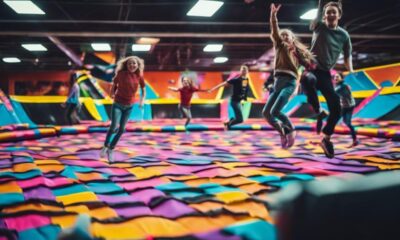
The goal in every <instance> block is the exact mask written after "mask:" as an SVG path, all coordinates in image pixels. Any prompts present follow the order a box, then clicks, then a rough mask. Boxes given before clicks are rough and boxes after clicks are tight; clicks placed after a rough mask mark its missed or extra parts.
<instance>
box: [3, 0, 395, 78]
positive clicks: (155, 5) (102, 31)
mask: <svg viewBox="0 0 400 240" xmlns="http://www.w3.org/2000/svg"><path fill="white" fill-rule="evenodd" d="M195 2H196V1H194V0H158V1H155V0H149V1H143V0H90V1H89V0H63V1H55V0H36V1H35V0H34V3H35V4H36V5H38V6H39V7H40V8H41V9H42V10H43V11H45V12H46V14H45V15H19V14H17V13H16V12H14V11H13V10H12V9H11V8H10V7H8V6H7V5H6V4H5V3H3V2H0V58H3V57H10V56H15V57H19V58H20V59H21V60H22V62H21V63H14V64H10V63H4V62H2V61H1V62H0V70H1V71H3V72H4V71H32V70H38V71H39V70H40V71H43V70H64V69H65V70H66V69H70V68H71V67H74V66H76V65H80V64H81V63H80V60H82V58H81V56H82V54H85V56H87V58H86V60H85V61H84V62H83V64H85V63H91V61H94V60H93V57H92V58H90V56H92V54H93V53H94V52H93V50H92V48H91V47H90V44H91V43H93V42H108V43H110V44H111V47H112V52H113V53H114V55H115V56H116V57H117V58H119V57H122V56H127V55H133V54H134V55H138V56H140V57H142V58H143V59H144V60H145V63H146V70H178V71H181V70H185V69H190V70H197V71H205V70H207V71H229V70H232V69H234V68H236V67H237V66H239V65H241V64H244V63H246V64H249V65H250V66H251V67H252V69H253V70H265V69H267V68H268V67H269V66H270V62H271V59H272V57H273V51H271V41H270V39H269V38H268V33H269V25H268V23H267V22H268V18H269V8H268V6H269V4H270V3H271V2H272V1H264V0H229V1H228V0H225V1H224V2H225V3H224V5H223V6H222V7H221V8H220V9H219V10H218V11H217V12H216V14H215V15H214V16H213V17H211V18H204V17H189V16H186V13H187V12H188V11H189V9H190V8H191V7H192V6H193V5H194V3H195ZM275 3H281V4H283V6H282V8H281V10H280V12H279V14H278V19H279V21H280V26H281V28H283V27H288V28H290V29H292V30H293V31H294V32H296V33H297V34H298V35H299V36H300V37H301V39H302V41H303V42H304V43H306V44H309V43H310V41H311V32H310V31H309V30H308V21H304V20H300V18H299V16H300V15H302V14H303V13H304V12H306V11H307V10H309V9H311V8H314V7H316V5H317V0H304V1H299V0H280V1H279V0H277V1H275ZM343 8H344V15H343V18H342V19H341V22H340V24H341V26H344V27H345V28H346V29H347V30H348V31H349V33H350V35H351V37H352V42H353V51H354V53H353V54H354V55H353V59H354V65H355V68H361V67H368V66H376V65H381V64H388V63H395V62H399V61H400V44H399V42H400V14H399V12H400V0H380V1H364V0H351V1H350V0H343ZM139 37H157V38H160V41H159V43H157V44H156V45H154V46H153V47H152V50H151V51H150V52H146V53H136V52H135V53H133V52H132V50H131V47H130V46H131V44H132V43H134V42H135V41H136V40H137V39H138V38H139ZM22 43H41V44H43V45H44V46H45V47H46V48H47V49H48V51H47V52H30V51H28V50H26V49H24V48H22V47H21V44H22ZM207 43H223V44H224V47H223V50H222V52H220V53H206V52H203V48H204V46H205V45H206V44H207ZM68 55H69V56H68ZM216 56H226V57H228V58H229V60H228V61H227V62H226V63H221V64H216V63H213V58H214V57H216ZM340 67H341V66H340V65H339V68H340Z"/></svg>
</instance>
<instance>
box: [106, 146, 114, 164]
mask: <svg viewBox="0 0 400 240" xmlns="http://www.w3.org/2000/svg"><path fill="white" fill-rule="evenodd" d="M113 153H114V150H112V149H108V151H107V158H108V162H113V161H114V156H113Z"/></svg>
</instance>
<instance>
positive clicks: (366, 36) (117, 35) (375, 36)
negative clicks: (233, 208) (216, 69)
mask: <svg viewBox="0 0 400 240" xmlns="http://www.w3.org/2000/svg"><path fill="white" fill-rule="evenodd" d="M296 35H297V36H299V37H305V38H311V37H312V34H311V33H296ZM0 36H23V37H48V36H55V37H112V38H121V37H123V38H125V37H132V38H137V37H159V38H269V34H267V33H199V32H197V33H196V32H176V33H172V32H137V33H132V32H72V31H71V32H38V31H0ZM350 36H351V38H352V39H400V35H395V34H351V35H350Z"/></svg>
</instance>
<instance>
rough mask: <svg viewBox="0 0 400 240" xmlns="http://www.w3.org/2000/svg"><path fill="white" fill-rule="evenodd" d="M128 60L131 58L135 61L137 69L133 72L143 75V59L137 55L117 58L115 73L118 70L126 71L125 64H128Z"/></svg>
mask: <svg viewBox="0 0 400 240" xmlns="http://www.w3.org/2000/svg"><path fill="white" fill-rule="evenodd" d="M129 60H133V61H135V62H137V64H138V69H137V70H136V72H135V73H136V74H138V75H139V76H143V72H144V61H143V59H141V58H139V57H137V56H129V57H126V58H123V59H121V60H119V61H118V62H117V68H116V69H115V74H118V73H119V72H120V71H127V70H128V66H127V64H128V61H129Z"/></svg>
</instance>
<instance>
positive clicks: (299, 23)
mask: <svg viewBox="0 0 400 240" xmlns="http://www.w3.org/2000/svg"><path fill="white" fill-rule="evenodd" d="M0 23H21V24H29V23H35V24H37V23H40V24H64V23H65V24H67V23H79V24H113V25H168V26H172V25H178V26H179V25H183V26H187V25H205V26H211V25H212V26H267V25H269V23H268V22H267V21H265V22H211V21H210V22H209V21H205V22H198V21H122V20H73V21H71V20H35V19H32V20H13V19H3V20H0ZM309 24H310V23H309V22H279V25H281V26H283V25H292V26H293V25H296V26H308V25H309Z"/></svg>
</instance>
